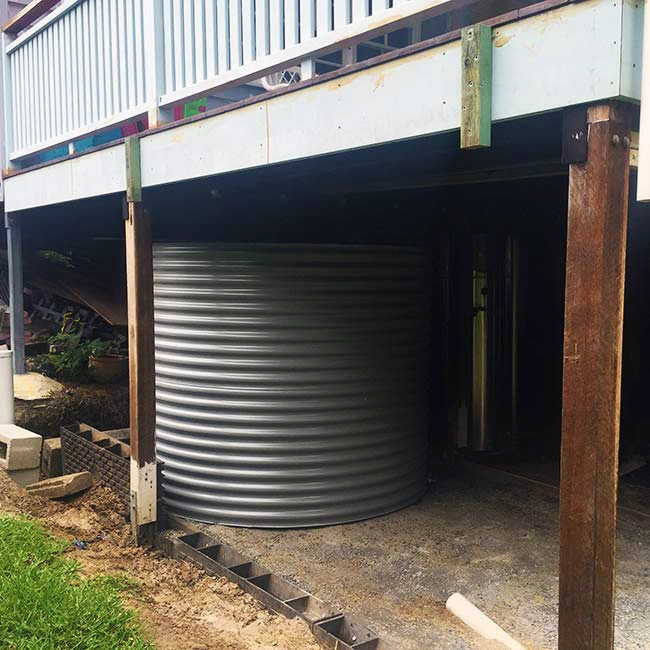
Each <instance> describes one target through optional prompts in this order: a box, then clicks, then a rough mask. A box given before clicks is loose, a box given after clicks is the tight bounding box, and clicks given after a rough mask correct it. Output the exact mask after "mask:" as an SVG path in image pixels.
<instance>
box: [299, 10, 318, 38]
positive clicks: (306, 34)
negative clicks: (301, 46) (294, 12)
mask: <svg viewBox="0 0 650 650" xmlns="http://www.w3.org/2000/svg"><path fill="white" fill-rule="evenodd" d="M315 35H316V6H315V2H314V0H300V42H301V43H304V42H305V41H308V40H309V39H310V38H313V37H314V36H315Z"/></svg>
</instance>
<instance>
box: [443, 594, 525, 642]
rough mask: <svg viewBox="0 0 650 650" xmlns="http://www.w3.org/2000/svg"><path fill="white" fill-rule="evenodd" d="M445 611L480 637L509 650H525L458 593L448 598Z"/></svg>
mask: <svg viewBox="0 0 650 650" xmlns="http://www.w3.org/2000/svg"><path fill="white" fill-rule="evenodd" d="M447 609H448V610H449V611H450V612H451V613H452V614H454V615H455V616H457V617H458V618H459V619H460V620H461V621H463V623H465V625H467V626H468V627H471V628H472V630H474V632H476V633H478V634H480V635H481V636H482V637H484V638H486V639H489V640H492V641H498V642H500V643H503V645H504V646H506V648H511V650H526V649H525V647H524V646H523V645H521V643H519V642H517V641H515V640H514V639H513V638H512V637H511V636H510V635H509V634H508V633H507V632H506V631H505V630H503V629H501V628H500V627H499V626H498V625H497V624H496V623H495V622H494V621H493V620H491V619H490V618H488V617H487V616H486V615H485V614H484V613H483V612H482V611H481V610H480V609H479V608H478V607H476V606H474V605H472V603H470V602H469V600H467V598H465V597H464V596H461V595H460V594H458V593H456V594H452V595H451V596H449V598H448V599H447Z"/></svg>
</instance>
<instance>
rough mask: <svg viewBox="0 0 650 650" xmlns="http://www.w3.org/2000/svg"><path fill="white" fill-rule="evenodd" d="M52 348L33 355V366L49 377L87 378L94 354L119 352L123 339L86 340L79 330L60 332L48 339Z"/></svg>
mask: <svg viewBox="0 0 650 650" xmlns="http://www.w3.org/2000/svg"><path fill="white" fill-rule="evenodd" d="M48 343H49V344H50V351H49V352H48V353H47V354H41V355H39V356H37V357H34V358H33V359H32V369H33V370H35V371H36V372H40V373H42V374H44V375H47V376H48V377H54V378H57V379H67V380H81V379H84V378H85V377H86V375H87V373H88V359H89V358H90V356H91V355H95V356H102V355H104V354H119V351H120V347H121V344H122V341H121V340H120V339H109V340H105V339H99V338H97V339H92V340H84V339H83V337H82V335H81V334H80V333H79V332H76V331H69V332H59V333H58V334H55V335H54V336H52V337H50V338H49V339H48Z"/></svg>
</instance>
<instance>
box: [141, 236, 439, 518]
mask: <svg viewBox="0 0 650 650" xmlns="http://www.w3.org/2000/svg"><path fill="white" fill-rule="evenodd" d="M430 266H431V265H430V258H429V257H428V256H427V255H426V254H425V253H424V252H423V251H421V250H419V249H414V248H395V247H367V246H366V247H360V246H320V245H318V246H315V245H266V244H265V245H237V246H231V245H221V244H204V243H202V244H158V245H156V246H155V247H154V307H155V336H156V404H157V406H156V408H157V424H156V434H157V453H158V457H159V458H160V459H161V460H162V461H164V469H163V486H164V494H165V501H166V503H167V506H168V508H169V509H170V511H171V512H173V513H175V514H178V515H181V516H184V517H189V518H191V519H196V520H199V521H204V522H217V523H224V524H231V525H240V526H262V527H295V526H314V525H324V524H333V523H340V522H347V521H354V520H358V519H364V518H367V517H372V516H375V515H379V514H383V513H387V512H390V511H392V510H396V509H398V508H401V507H402V506H405V505H407V504H409V503H412V502H413V501H415V500H416V499H417V498H418V497H419V496H420V495H421V494H422V492H423V490H424V486H425V475H426V464H427V454H426V439H427V432H428V426H429V425H428V422H429V418H428V411H429V408H428V403H429V400H430V394H429V367H428V363H429V360H428V351H429V336H430V323H429V321H430V298H431V294H430V288H431V281H430V275H431V272H430Z"/></svg>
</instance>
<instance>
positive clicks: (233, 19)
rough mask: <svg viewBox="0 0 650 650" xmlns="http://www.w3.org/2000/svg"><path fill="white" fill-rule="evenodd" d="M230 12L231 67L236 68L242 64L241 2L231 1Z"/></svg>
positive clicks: (238, 0)
mask: <svg viewBox="0 0 650 650" xmlns="http://www.w3.org/2000/svg"><path fill="white" fill-rule="evenodd" d="M228 9H229V12H230V17H229V18H230V67H231V68H236V67H239V66H240V65H241V64H242V39H241V0H229V1H228Z"/></svg>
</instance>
